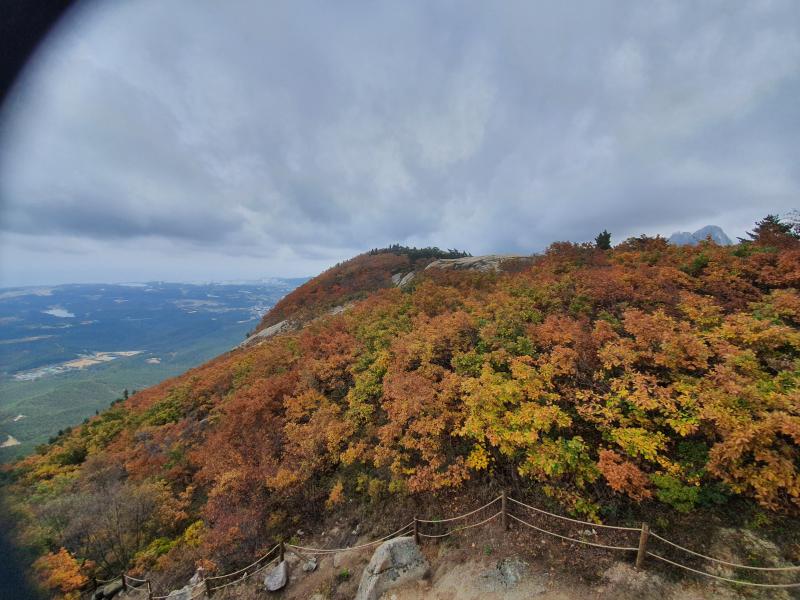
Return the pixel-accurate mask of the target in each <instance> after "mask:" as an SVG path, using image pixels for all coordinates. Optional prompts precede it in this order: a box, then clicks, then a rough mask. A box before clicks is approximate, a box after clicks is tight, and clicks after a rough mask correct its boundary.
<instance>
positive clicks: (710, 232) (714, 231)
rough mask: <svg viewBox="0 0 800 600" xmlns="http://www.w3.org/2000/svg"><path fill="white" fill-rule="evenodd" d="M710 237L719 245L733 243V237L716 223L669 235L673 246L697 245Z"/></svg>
mask: <svg viewBox="0 0 800 600" xmlns="http://www.w3.org/2000/svg"><path fill="white" fill-rule="evenodd" d="M708 237H710V238H711V240H712V241H713V242H714V243H715V244H717V245H719V246H730V245H731V244H733V242H732V241H731V238H729V237H728V236H727V234H726V233H725V232H724V231H723V230H722V228H721V227H718V226H716V225H706V226H705V227H702V228H700V229H698V230H697V231H695V232H694V233H689V232H688V231H676V232H675V233H673V234H672V235H671V236H669V240H668V241H669V243H670V244H672V245H673V246H696V245H697V244H699V243H700V242H702V241H703V240H705V239H706V238H708Z"/></svg>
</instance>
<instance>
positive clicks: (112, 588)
mask: <svg viewBox="0 0 800 600" xmlns="http://www.w3.org/2000/svg"><path fill="white" fill-rule="evenodd" d="M121 591H122V579H117V580H116V581H112V582H111V583H108V584H106V585H104V586H103V587H101V588H100V589H99V590H97V591H96V592H95V593H94V595H93V596H92V598H94V599H95V600H102V599H104V598H113V597H114V596H116V595H117V594H119V593H120V592H121Z"/></svg>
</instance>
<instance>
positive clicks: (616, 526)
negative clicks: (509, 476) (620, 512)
mask: <svg viewBox="0 0 800 600" xmlns="http://www.w3.org/2000/svg"><path fill="white" fill-rule="evenodd" d="M508 499H509V500H511V502H514V503H515V504H519V505H520V506H524V507H525V508H527V509H529V510H532V511H535V512H537V513H540V514H543V515H547V516H548V517H555V518H556V519H561V520H562V521H569V522H571V523H578V524H579V525H588V526H590V527H602V528H603V529H619V530H622V531H637V532H638V531H641V528H640V527H621V526H619V525H603V524H602V523H590V522H589V521H581V520H580V519H571V518H570V517H565V516H563V515H557V514H556V513H551V512H548V511H546V510H542V509H541V508H536V507H535V506H531V505H530V504H525V503H524V502H520V501H519V500H517V499H515V498H512V497H511V496H509V497H508Z"/></svg>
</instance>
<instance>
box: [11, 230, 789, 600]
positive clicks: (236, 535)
mask: <svg viewBox="0 0 800 600" xmlns="http://www.w3.org/2000/svg"><path fill="white" fill-rule="evenodd" d="M779 225H781V224H780V223H778V224H777V225H775V224H774V223H769V222H762V223H761V225H760V226H759V228H758V229H757V230H756V231H755V233H754V235H753V238H754V239H753V241H750V242H747V243H741V244H738V245H735V246H731V247H720V246H716V245H714V244H713V243H701V244H700V245H698V246H694V247H689V246H687V247H675V246H670V245H668V244H667V243H666V241H665V240H663V239H661V238H655V239H653V238H644V237H642V238H634V239H631V240H628V241H626V242H623V243H622V244H620V245H618V246H616V247H615V248H613V249H611V250H599V249H597V248H595V247H594V246H591V245H586V244H584V245H576V244H571V243H559V244H554V245H553V246H551V247H550V248H549V249H548V251H547V252H546V253H545V254H544V255H542V256H540V257H538V258H537V259H536V260H534V261H532V262H531V263H530V264H526V265H522V266H520V265H516V266H515V269H514V272H500V273H476V272H471V271H442V270H437V269H428V270H426V271H424V272H423V271H421V272H420V273H419V274H418V275H417V277H416V278H415V280H414V281H413V283H412V284H411V285H409V286H407V287H404V288H403V289H398V288H394V287H390V286H389V285H388V284H387V283H386V274H388V275H389V277H391V275H392V274H395V273H396V272H400V271H403V270H408V269H409V268H410V267H411V264H410V263H411V260H410V258H409V257H408V256H407V255H404V254H397V253H392V252H388V253H380V252H379V253H375V254H371V255H364V256H362V257H357V258H356V259H354V260H353V261H351V262H349V263H344V264H343V265H340V266H339V267H337V269H338V270H337V269H334V270H332V271H330V272H327V273H326V274H324V275H323V276H322V277H321V278H320V280H316V283H314V282H313V281H312V282H311V284H310V286H309V284H307V286H309V287H307V286H303V288H306V291H305V292H303V293H302V294H299V295H297V296H296V297H295V299H294V300H292V301H291V302H285V303H283V304H278V306H276V308H275V309H274V313H271V315H268V316H267V317H266V319H265V323H267V324H269V323H272V322H278V321H280V320H282V319H285V318H289V317H291V316H292V315H291V313H290V307H292V309H297V310H308V311H310V312H309V313H308V314H307V315H306V317H308V316H309V315H313V314H319V315H322V316H320V317H319V318H317V319H316V320H313V321H309V323H308V324H307V325H306V327H304V328H303V329H301V330H299V331H296V332H292V333H287V334H284V335H280V336H276V337H273V338H270V339H268V340H265V341H264V342H262V343H261V344H259V345H255V346H252V347H249V348H245V349H241V350H237V351H234V352H231V353H228V354H226V355H223V356H221V357H219V358H217V359H215V360H213V361H211V362H209V363H207V364H205V365H203V366H202V367H199V368H197V369H193V370H191V371H189V372H187V373H186V374H185V375H183V376H181V377H178V378H175V379H172V380H169V381H166V382H164V383H162V384H160V385H158V386H156V387H153V388H150V389H148V390H145V391H142V392H139V393H137V394H136V395H134V396H132V397H131V398H130V399H129V400H127V401H126V402H124V403H119V404H117V405H115V406H114V407H112V408H111V409H110V410H108V411H105V412H104V413H101V414H100V415H99V416H98V417H96V418H94V419H92V420H91V421H90V422H89V423H88V424H87V425H85V426H83V427H80V428H78V429H76V430H74V431H72V432H71V433H70V434H69V435H66V436H64V437H62V438H61V439H59V440H58V441H57V442H56V443H54V444H52V445H50V446H49V447H48V448H46V449H44V450H43V451H42V452H41V453H40V454H38V455H35V456H32V457H29V458H27V459H25V460H24V461H21V462H19V463H17V464H15V465H13V466H12V467H11V468H9V469H8V470H7V472H6V474H5V478H6V486H7V492H8V498H7V502H8V504H9V509H10V510H12V511H13V514H14V515H15V517H16V519H17V521H18V523H19V529H20V539H21V541H22V543H24V544H26V545H28V546H29V547H31V548H34V549H35V551H36V553H38V554H39V555H40V556H42V557H43V558H40V559H39V562H38V572H39V573H40V576H41V577H42V578H43V579H44V580H46V581H47V582H48V584H49V585H51V586H55V587H58V586H62V588H63V589H64V590H67V589H69V587H70V585H72V584H73V583H74V582H75V581H79V580H80V579H81V577H83V576H85V575H87V574H89V573H90V572H96V573H99V574H101V575H102V574H108V573H112V572H114V571H115V570H119V569H121V568H128V569H132V570H133V572H137V571H138V572H142V573H143V572H147V571H150V572H153V571H174V572H181V573H182V574H185V573H190V572H191V569H192V568H193V565H194V564H195V563H196V561H204V564H206V565H207V566H208V567H209V568H212V569H213V568H219V569H224V568H225V567H226V566H228V565H230V564H234V563H237V562H238V563H241V561H242V560H243V558H247V557H250V556H252V555H253V554H254V553H256V552H258V551H259V550H260V549H263V548H264V547H265V546H266V545H267V544H268V543H269V542H270V541H271V540H273V539H275V538H276V537H279V536H282V535H283V536H288V535H291V534H292V533H293V532H294V531H295V530H296V529H297V526H298V525H297V523H298V521H297V518H298V517H299V516H302V517H303V518H304V519H306V520H307V521H308V520H311V521H313V520H314V519H317V520H318V519H319V518H320V517H319V515H320V514H324V513H325V511H335V510H340V509H341V507H342V506H345V505H347V504H348V503H353V502H354V503H357V504H359V505H363V504H370V503H375V504H378V503H383V504H384V505H385V504H386V503H391V501H392V499H395V498H396V499H400V498H408V497H419V498H424V497H426V496H427V495H431V494H437V493H441V492H444V491H452V490H462V489H464V490H466V489H468V488H469V486H470V485H474V484H476V483H480V484H488V483H489V482H495V483H497V482H500V483H502V484H503V485H510V486H513V487H514V488H515V489H517V490H520V492H521V493H522V494H524V493H525V491H526V490H528V491H531V492H533V491H536V492H537V493H543V494H545V495H546V496H548V497H549V498H551V499H552V501H553V503H554V505H557V506H558V507H559V509H560V510H562V511H565V512H570V513H572V514H575V515H582V516H583V517H584V518H587V517H588V518H589V519H593V520H598V521H600V520H603V519H608V518H609V517H610V516H612V515H614V514H618V512H619V511H620V510H621V508H622V507H626V506H640V505H641V506H652V507H657V508H660V509H661V510H663V511H664V512H665V513H669V512H673V511H678V512H689V511H693V510H701V509H703V507H708V506H721V505H724V504H725V503H726V502H730V501H734V500H735V501H737V502H738V501H744V502H752V503H757V504H758V505H760V506H761V508H762V509H763V510H764V511H766V512H768V513H769V512H774V513H776V514H778V513H780V514H788V515H792V514H794V515H796V514H798V512H800V476H798V464H799V462H800V460H799V459H800V385H798V384H799V380H800V295H799V294H798V292H797V287H798V284H800V242H798V240H797V238H796V236H795V235H794V234H793V232H792V231H791V230H790V229H788V228H786V227H780V226H779ZM365 264H368V265H369V267H368V268H367V269H366V270H365V269H363V268H361V267H363V266H364V265H365ZM375 273H380V275H379V276H375ZM322 279H325V281H322ZM334 280H335V281H337V283H336V284H335V285H331V284H330V281H334ZM375 281H378V284H376V285H373V283H374V282H375ZM362 284H363V285H366V286H368V287H370V288H371V291H370V293H363V294H361V295H360V296H363V297H362V298H361V299H359V300H358V301H357V302H355V304H354V306H353V307H352V308H351V309H349V310H348V311H345V312H343V313H341V314H337V315H328V314H327V311H326V310H321V307H328V306H330V305H333V304H337V303H339V302H340V300H341V298H342V297H343V296H345V295H346V296H347V297H348V299H357V298H358V297H359V295H358V294H353V293H351V292H352V291H353V290H356V289H357V288H358V286H360V285H362ZM303 288H300V290H303ZM343 289H346V290H348V291H347V293H346V294H343V293H342V292H341V290H343ZM310 290H317V291H318V293H317V292H314V293H310ZM328 293H330V294H331V295H330V297H329V296H328V295H327V294H328ZM303 294H305V296H306V297H309V298H313V299H314V300H313V302H301V301H300V300H299V298H301V297H304V296H303ZM309 307H314V308H313V309H312V308H309ZM314 310H316V311H317V312H316V313H314ZM62 548H63V550H61V549H62ZM84 561H86V562H84Z"/></svg>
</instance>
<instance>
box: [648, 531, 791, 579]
mask: <svg viewBox="0 0 800 600" xmlns="http://www.w3.org/2000/svg"><path fill="white" fill-rule="evenodd" d="M650 535H651V536H653V537H654V538H656V539H658V540H661V541H662V542H664V543H666V544H669V545H670V546H672V547H673V548H677V549H678V550H682V551H683V552H688V553H689V554H694V555H695V556H698V557H700V558H703V559H705V560H710V561H712V562H715V563H719V564H721V565H726V566H728V567H733V568H734V569H749V570H751V571H800V566H797V565H789V566H786V567H754V566H752V565H741V564H738V563H732V562H728V561H727V560H722V559H719V558H714V557H713V556H706V555H705V554H700V553H699V552H695V551H694V550H689V548H684V547H683V546H681V545H679V544H676V543H675V542H671V541H669V540H668V539H666V538H663V537H661V536H660V535H658V534H656V533H653V532H650Z"/></svg>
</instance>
